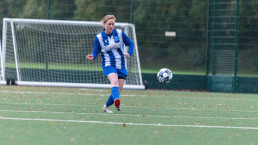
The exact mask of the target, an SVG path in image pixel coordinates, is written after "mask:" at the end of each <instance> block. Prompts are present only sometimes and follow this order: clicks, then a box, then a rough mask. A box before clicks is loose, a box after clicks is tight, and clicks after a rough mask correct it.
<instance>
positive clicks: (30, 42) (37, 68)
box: [1, 18, 144, 89]
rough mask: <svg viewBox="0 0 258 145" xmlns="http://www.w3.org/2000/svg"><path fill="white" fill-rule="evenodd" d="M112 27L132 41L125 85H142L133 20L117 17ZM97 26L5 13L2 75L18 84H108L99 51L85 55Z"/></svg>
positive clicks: (99, 24) (90, 23) (92, 85)
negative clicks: (11, 16)
mask: <svg viewBox="0 0 258 145" xmlns="http://www.w3.org/2000/svg"><path fill="white" fill-rule="evenodd" d="M116 28H117V29H122V30H123V31H124V32H125V33H127V35H128V37H130V38H131V40H132V41H133V42H134V44H135V51H134V54H133V55H132V57H131V58H130V59H128V60H126V66H127V70H128V78H127V80H126V83H125V88H131V89H144V85H143V83H142V78H141V69H140V63H139V56H138V47H137V42H136V34H135V28H134V25H133V24H128V23H116ZM102 30H103V26H102V24H101V23H100V22H85V21H84V22H82V21H61V20H59V21H57V20H37V19H8V18H5V19H4V22H3V51H2V52H3V55H2V56H3V59H2V60H3V67H2V74H1V75H2V77H3V78H5V79H7V78H14V79H15V80H17V84H18V85H41V86H69V87H96V88H109V87H110V84H109V81H108V80H107V78H106V77H105V76H104V74H103V71H102V67H101V57H100V56H99V57H98V58H97V59H95V60H94V61H92V62H90V61H88V60H86V58H85V56H86V55H87V54H90V53H91V52H92V50H93V43H94V39H95V36H96V35H97V34H98V33H100V32H101V31H102ZM127 49H128V48H127V47H126V46H125V47H124V51H127Z"/></svg>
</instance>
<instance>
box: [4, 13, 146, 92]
mask: <svg viewBox="0 0 258 145" xmlns="http://www.w3.org/2000/svg"><path fill="white" fill-rule="evenodd" d="M15 22H28V23H30V22H32V23H38V24H70V25H99V26H102V24H101V22H92V21H67V20H42V19H18V18H4V19H3V34H2V50H1V78H3V80H6V70H5V68H6V59H7V58H6V51H7V39H8V38H7V29H8V26H7V25H8V24H9V25H11V26H9V27H11V30H8V31H11V35H12V36H11V39H12V45H13V46H12V47H13V50H12V51H13V53H14V54H13V55H14V58H15V65H16V66H15V67H16V77H17V80H16V85H25V86H58V87H86V88H111V85H110V84H94V83H73V82H37V81H24V80H22V78H21V75H20V72H19V56H18V54H17V49H18V48H17V44H16V35H15V33H16V32H15V29H14V23H15ZM7 23H8V24H7ZM116 26H119V27H130V28H132V31H133V32H132V37H133V38H131V39H132V41H133V42H134V44H135V47H134V55H136V56H135V57H136V59H137V71H138V72H136V74H137V73H138V76H139V83H138V84H127V83H126V81H125V85H124V88H125V89H145V86H144V84H143V81H142V75H141V67H140V60H139V52H138V45H137V39H136V32H135V26H134V25H133V24H130V23H119V22H116V24H115V27H116ZM9 29H10V28H9ZM123 31H124V32H125V33H127V32H126V31H127V30H126V29H125V30H123ZM99 33H100V32H99ZM92 49H93V46H92ZM92 49H91V50H92ZM125 49H126V48H125ZM85 55H86V54H85ZM98 57H100V56H98ZM85 59H86V58H85ZM127 61H130V59H129V60H127ZM99 67H100V68H101V64H99ZM103 75H104V74H103ZM128 77H129V76H128Z"/></svg>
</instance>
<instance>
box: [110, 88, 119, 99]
mask: <svg viewBox="0 0 258 145" xmlns="http://www.w3.org/2000/svg"><path fill="white" fill-rule="evenodd" d="M111 95H112V97H113V101H115V100H116V99H120V97H119V89H118V87H112V88H111Z"/></svg>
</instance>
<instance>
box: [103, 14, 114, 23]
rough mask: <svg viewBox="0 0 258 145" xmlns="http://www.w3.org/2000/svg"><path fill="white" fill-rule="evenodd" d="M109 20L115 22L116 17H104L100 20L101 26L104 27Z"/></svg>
mask: <svg viewBox="0 0 258 145" xmlns="http://www.w3.org/2000/svg"><path fill="white" fill-rule="evenodd" d="M110 19H114V20H115V21H116V17H115V16H114V15H106V16H105V17H104V18H103V19H102V20H101V22H102V24H103V25H105V24H106V23H107V21H108V20H110Z"/></svg>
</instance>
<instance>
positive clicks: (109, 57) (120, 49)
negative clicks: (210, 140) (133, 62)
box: [92, 29, 134, 69]
mask: <svg viewBox="0 0 258 145" xmlns="http://www.w3.org/2000/svg"><path fill="white" fill-rule="evenodd" d="M124 45H126V46H129V50H128V53H129V55H130V56H131V55H132V54H133V49H134V44H133V42H132V41H131V40H130V38H129V37H128V36H127V35H126V34H125V33H124V32H123V31H122V30H119V29H113V32H112V33H111V34H106V33H105V31H104V30H103V31H102V32H101V33H99V34H98V35H97V36H96V37H95V41H94V48H93V52H92V55H93V56H94V59H95V58H96V57H97V56H98V54H99V53H101V58H102V67H107V66H113V67H115V68H116V69H125V57H124Z"/></svg>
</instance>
